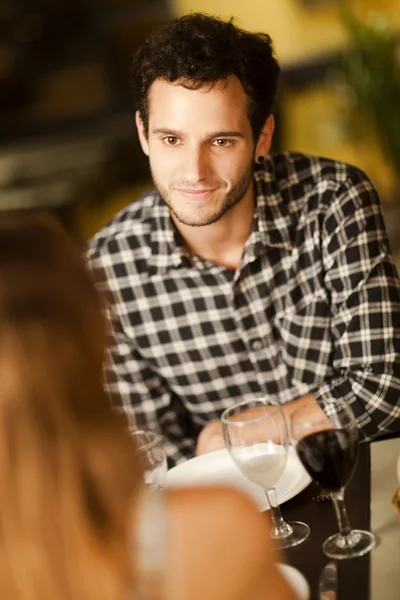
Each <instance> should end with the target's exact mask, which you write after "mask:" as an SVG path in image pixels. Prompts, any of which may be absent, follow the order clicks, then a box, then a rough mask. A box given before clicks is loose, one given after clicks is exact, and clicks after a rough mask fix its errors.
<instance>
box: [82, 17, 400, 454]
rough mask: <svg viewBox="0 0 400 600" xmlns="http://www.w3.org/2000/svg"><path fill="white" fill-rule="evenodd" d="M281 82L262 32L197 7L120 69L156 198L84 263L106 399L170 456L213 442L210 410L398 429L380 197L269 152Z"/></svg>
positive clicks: (331, 165)
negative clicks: (159, 438) (268, 408)
mask: <svg viewBox="0 0 400 600" xmlns="http://www.w3.org/2000/svg"><path fill="white" fill-rule="evenodd" d="M278 76H279V67H278V64H277V62H276V60H275V58H274V56H273V50H272V45H271V40H270V38H269V37H268V36H267V35H261V34H260V35H256V34H251V33H248V32H245V31H242V30H240V29H238V28H236V27H235V26H234V25H233V24H232V23H226V22H223V21H221V20H218V19H215V18H212V17H209V16H204V15H200V14H192V15H188V16H185V17H182V18H180V19H174V20H173V21H171V22H170V23H169V24H167V25H166V26H165V27H163V28H162V29H161V30H159V31H157V32H156V33H154V34H153V35H152V36H151V37H150V38H149V39H148V40H147V42H146V43H145V44H144V45H143V47H142V48H141V49H140V50H139V52H138V53H137V55H136V56H135V59H134V63H133V84H134V92H135V102H136V124H137V128H138V132H139V138H140V143H141V145H142V148H143V151H144V152H145V154H147V156H148V157H149V160H150V166H151V172H152V177H153V180H154V185H155V188H156V190H155V191H152V192H150V193H147V194H145V195H144V196H142V197H141V198H140V199H138V200H136V201H135V202H133V203H132V204H131V205H130V206H129V207H128V208H127V209H125V210H124V211H122V212H121V213H120V214H118V215H117V216H116V217H115V218H114V220H113V221H112V222H111V223H110V224H109V225H107V226H106V227H105V228H104V229H103V230H102V231H100V232H99V233H98V234H97V235H96V236H95V238H94V239H93V240H92V243H91V248H90V251H89V257H90V261H91V264H92V267H93V268H94V269H97V270H102V271H103V273H104V274H105V281H104V284H103V286H102V287H103V288H106V289H107V290H108V292H110V293H111V302H110V311H111V315H112V324H113V325H112V327H113V334H114V336H113V337H114V339H113V343H112V345H111V346H110V353H109V365H108V374H109V378H108V379H109V380H108V385H109V389H110V391H111V392H112V393H113V394H115V395H117V396H118V398H119V399H120V400H119V401H120V402H122V406H123V408H124V410H125V411H126V413H127V414H128V415H129V416H131V417H132V419H133V421H134V422H135V423H136V424H137V425H138V426H139V427H142V428H147V429H153V430H158V431H160V432H161V433H162V434H163V435H164V438H165V439H166V441H167V452H168V455H169V459H170V464H173V463H174V462H178V461H180V460H182V459H183V458H185V457H190V456H192V455H193V454H194V452H195V450H196V445H197V452H198V453H202V452H207V451H210V450H212V449H216V448H219V447H221V446H223V445H224V442H223V438H222V431H221V426H220V423H219V421H218V418H219V416H220V414H221V412H222V411H223V410H224V409H225V408H226V407H227V406H230V405H232V404H234V403H236V402H239V401H241V400H244V399H246V398H253V397H260V396H264V397H268V398H270V399H271V401H278V402H280V403H282V404H283V405H284V410H285V412H286V413H287V414H288V415H289V414H290V412H291V411H292V410H293V409H294V408H295V407H297V406H299V405H300V404H301V403H303V402H308V401H309V400H310V399H312V398H316V399H317V400H318V401H319V403H323V402H324V401H325V400H331V399H335V398H339V397H340V398H346V400H347V401H348V402H349V404H350V405H351V407H352V408H353V410H354V413H355V415H356V418H357V421H358V424H359V427H360V429H361V431H362V432H363V434H364V437H365V438H366V439H369V438H372V437H374V436H377V435H379V434H381V433H385V432H390V431H394V430H397V429H399V428H400V401H399V398H400V360H399V355H400V341H399V325H400V324H399V315H400V291H399V290H400V288H399V282H398V278H397V273H396V269H395V267H394V266H393V264H392V260H391V258H390V249H389V244H388V241H387V236H386V233H385V229H384V224H383V221H382V217H381V212H380V208H379V202H378V198H377V195H376V192H375V190H374V188H373V186H372V185H371V183H370V182H369V181H368V179H367V178H366V177H365V175H364V174H363V173H361V172H360V171H359V170H358V169H356V168H354V167H352V166H349V165H345V164H342V163H339V162H335V161H331V160H327V159H320V158H315V157H312V156H306V155H301V154H291V153H284V154H276V155H269V150H270V146H271V139H272V134H273V130H274V119H273V116H272V114H271V109H272V104H273V100H274V95H275V91H276V86H277V80H278ZM317 410H320V409H319V408H317Z"/></svg>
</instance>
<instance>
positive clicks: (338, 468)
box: [291, 400, 375, 559]
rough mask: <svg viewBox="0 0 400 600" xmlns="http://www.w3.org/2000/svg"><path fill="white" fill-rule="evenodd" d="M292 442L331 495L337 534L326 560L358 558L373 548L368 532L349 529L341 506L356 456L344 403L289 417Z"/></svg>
mask: <svg viewBox="0 0 400 600" xmlns="http://www.w3.org/2000/svg"><path fill="white" fill-rule="evenodd" d="M291 430H292V439H293V441H294V443H295V444H296V451H297V454H298V456H299V458H300V461H301V463H302V464H303V466H304V467H305V469H306V470H307V471H308V473H309V474H310V476H311V477H312V478H313V480H314V481H316V482H317V483H318V484H319V485H320V486H321V487H322V488H323V490H326V491H328V492H330V493H331V497H332V501H333V504H334V508H335V512H336V516H337V519H338V525H339V533H338V534H335V535H332V536H331V537H329V538H328V539H327V540H326V541H325V542H324V544H323V551H324V552H325V554H326V555H327V556H329V557H330V558H335V559H345V558H353V557H356V556H362V555H363V554H366V553H367V552H369V551H370V550H372V548H373V547H374V546H375V538H374V536H373V535H372V533H370V532H369V531H362V530H359V529H351V527H350V524H349V520H348V517H347V513H346V507H345V503H344V490H345V488H346V486H347V484H348V483H349V481H350V479H351V477H352V475H353V473H354V470H355V467H356V464H357V456H358V427H357V422H356V420H355V417H354V414H353V411H352V410H351V408H350V407H349V405H348V404H347V403H346V402H345V401H344V400H334V401H328V402H324V403H321V404H318V403H317V401H314V402H311V403H309V404H306V405H303V406H301V407H300V408H298V409H297V410H296V411H294V412H293V414H292V416H291Z"/></svg>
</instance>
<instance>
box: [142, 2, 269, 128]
mask: <svg viewBox="0 0 400 600" xmlns="http://www.w3.org/2000/svg"><path fill="white" fill-rule="evenodd" d="M279 71H280V69H279V65H278V62H277V60H276V59H275V57H274V52H273V46H272V41H271V38H270V37H269V36H268V35H267V34H265V33H249V32H247V31H244V30H243V29H239V28H238V27H236V26H235V25H233V23H232V20H231V21H229V22H226V21H223V20H221V19H217V18H215V17H212V16H209V15H206V14H202V13H193V14H189V15H185V16H183V17H180V18H175V19H172V20H171V21H170V22H169V23H167V24H166V25H164V26H163V27H161V28H160V29H157V30H156V31H154V32H153V33H152V34H151V35H150V36H149V37H148V38H147V40H146V41H145V43H144V44H143V45H142V46H141V47H140V48H139V50H138V51H137V52H136V54H135V56H134V58H133V65H132V80H133V96H134V107H135V110H138V111H139V113H140V116H141V119H142V121H143V124H144V127H145V131H146V133H147V132H148V123H149V114H148V92H149V89H150V86H151V85H152V83H153V82H154V81H155V80H156V79H164V80H165V81H168V82H170V83H173V82H176V81H178V82H180V83H181V85H183V86H185V87H187V88H189V89H193V90H197V89H200V88H201V87H203V86H204V85H211V86H213V85H215V84H216V83H217V82H219V81H223V80H226V79H227V78H228V77H229V76H230V75H236V77H237V78H238V79H239V80H240V82H241V84H242V86H243V89H244V91H245V92H246V94H247V97H248V100H249V119H250V123H251V127H252V130H253V134H254V138H255V139H257V138H258V136H259V134H260V131H261V129H262V127H263V125H264V123H265V121H266V119H267V117H268V116H269V114H270V113H271V110H272V105H273V102H274V98H275V93H276V88H277V83H278V78H279Z"/></svg>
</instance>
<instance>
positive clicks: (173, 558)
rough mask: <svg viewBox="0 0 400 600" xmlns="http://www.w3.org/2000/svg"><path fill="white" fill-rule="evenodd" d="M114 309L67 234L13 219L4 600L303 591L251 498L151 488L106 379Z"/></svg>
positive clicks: (3, 487) (2, 251)
mask: <svg viewBox="0 0 400 600" xmlns="http://www.w3.org/2000/svg"><path fill="white" fill-rule="evenodd" d="M102 308H103V307H102V303H101V299H100V298H99V296H98V294H97V292H96V290H95V287H94V285H93V282H92V280H91V278H90V276H89V275H88V273H87V271H86V268H85V265H84V263H83V260H82V258H81V255H80V252H79V249H78V248H77V247H75V245H74V243H73V242H72V240H70V239H69V238H68V236H67V235H66V234H65V233H64V232H63V231H62V230H61V228H59V227H57V226H56V225H55V224H54V225H52V224H50V223H47V222H45V221H42V220H39V219H38V218H37V219H35V218H33V217H31V218H27V217H24V218H22V217H18V218H17V217H9V218H7V217H3V218H2V220H1V221H0V598H4V599H5V598H7V599H10V600H11V599H12V600H64V599H65V600H90V599H93V600H134V599H138V600H139V598H140V600H142V599H143V598H144V597H146V598H154V599H156V598H157V599H158V600H161V599H165V600H189V599H190V600H200V599H201V600H214V599H215V600H225V599H226V600H236V599H237V600H245V599H247V598H251V599H252V600H261V598H262V599H265V598H271V599H274V598H277V599H278V598H279V599H282V600H285V599H286V598H287V599H289V598H292V595H291V591H290V590H289V589H288V587H287V585H286V583H285V581H284V580H283V578H282V577H281V575H280V573H279V571H278V569H277V567H276V565H275V560H276V556H275V554H274V552H273V549H272V546H271V542H270V538H269V536H268V531H267V521H266V518H265V516H262V515H260V514H259V513H258V512H257V510H256V508H255V507H254V506H253V504H252V503H251V501H250V500H248V499H247V498H245V497H243V496H242V495H240V494H239V493H237V492H234V491H231V490H226V489H215V488H213V489H212V490H211V489H210V490H207V489H197V490H196V489H193V490H185V491H179V492H178V491H177V492H169V493H165V494H157V498H155V497H154V495H153V497H152V498H150V496H151V495H150V496H149V495H148V494H146V493H145V492H144V491H143V485H142V480H143V478H142V473H141V469H140V466H139V463H138V459H137V455H136V452H135V449H134V447H133V443H132V440H131V437H130V435H129V432H128V429H127V427H126V426H125V423H124V422H121V420H120V419H121V418H122V417H119V416H117V415H116V414H115V413H114V412H113V411H112V410H111V407H110V404H109V400H108V398H107V397H106V395H105V393H104V391H103V387H102V363H103V359H104V350H105V343H106V326H105V321H104V318H103V311H102ZM149 561H150V565H149ZM152 561H153V565H152V564H151V562H152ZM148 573H150V580H149V578H148V577H147V578H146V574H148Z"/></svg>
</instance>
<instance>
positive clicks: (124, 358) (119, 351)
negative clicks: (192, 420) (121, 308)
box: [105, 318, 195, 467]
mask: <svg viewBox="0 0 400 600" xmlns="http://www.w3.org/2000/svg"><path fill="white" fill-rule="evenodd" d="M112 323H113V325H112V335H111V336H110V343H109V346H108V350H107V359H106V365H105V375H106V388H107V391H108V392H109V394H110V397H111V400H112V404H113V405H114V407H115V408H116V410H118V411H122V412H123V413H124V414H125V415H126V417H127V419H128V422H129V424H130V425H131V426H134V427H136V428H138V429H147V430H150V431H155V432H158V433H160V434H161V435H162V437H163V440H164V443H165V444H164V447H165V450H166V453H167V457H168V464H169V466H170V467H171V466H174V465H175V464H177V463H179V462H181V461H182V460H185V459H187V458H189V457H191V456H193V454H194V449H195V440H194V438H191V437H188V436H187V434H186V432H185V430H184V428H183V425H182V421H181V419H182V406H181V405H180V404H179V405H178V399H175V398H174V396H173V395H172V394H171V391H170V390H169V388H168V386H167V384H166V382H165V381H163V380H162V379H161V378H160V377H159V376H158V375H157V374H156V373H155V372H154V371H153V370H152V369H151V367H150V366H149V364H148V363H147V361H145V360H144V359H143V358H142V357H141V356H140V354H139V353H138V351H137V349H136V348H135V347H134V343H133V341H132V340H130V339H128V338H127V337H126V336H125V334H124V333H123V332H122V331H121V329H120V326H119V324H118V322H117V320H116V319H115V318H112Z"/></svg>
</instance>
